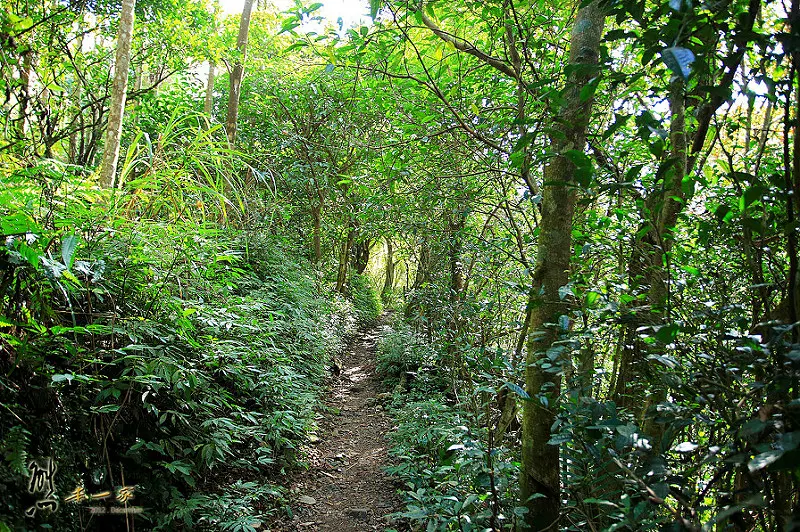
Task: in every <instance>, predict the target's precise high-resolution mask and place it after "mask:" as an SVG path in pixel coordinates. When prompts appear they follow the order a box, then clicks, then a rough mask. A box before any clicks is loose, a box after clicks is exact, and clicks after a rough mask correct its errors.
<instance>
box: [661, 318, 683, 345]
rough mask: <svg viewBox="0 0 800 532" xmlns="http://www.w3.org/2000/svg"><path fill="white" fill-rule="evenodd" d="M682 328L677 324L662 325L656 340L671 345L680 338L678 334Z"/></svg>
mask: <svg viewBox="0 0 800 532" xmlns="http://www.w3.org/2000/svg"><path fill="white" fill-rule="evenodd" d="M680 330H681V328H680V325H678V324H675V323H670V324H668V325H662V326H661V327H659V328H658V330H657V331H656V339H657V340H658V341H659V342H661V343H664V344H669V343H671V342H672V341H673V340H675V338H676V337H677V336H678V332H680Z"/></svg>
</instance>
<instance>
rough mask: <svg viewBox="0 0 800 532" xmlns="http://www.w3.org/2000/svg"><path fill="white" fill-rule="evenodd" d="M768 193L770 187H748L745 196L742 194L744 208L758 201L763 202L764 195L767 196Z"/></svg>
mask: <svg viewBox="0 0 800 532" xmlns="http://www.w3.org/2000/svg"><path fill="white" fill-rule="evenodd" d="M768 191H769V187H767V186H765V185H753V186H752V187H748V188H747V190H745V191H744V194H742V200H743V205H744V207H745V208H746V207H748V206H749V205H752V204H753V203H755V202H756V201H759V200H761V198H762V197H763V196H764V194H766V193H767V192H768ZM742 210H744V209H742Z"/></svg>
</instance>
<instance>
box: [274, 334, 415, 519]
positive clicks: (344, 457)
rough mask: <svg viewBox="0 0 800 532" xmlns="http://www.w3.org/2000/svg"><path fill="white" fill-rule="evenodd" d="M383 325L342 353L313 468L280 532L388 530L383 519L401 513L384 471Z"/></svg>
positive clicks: (301, 479) (301, 478)
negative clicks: (378, 354)
mask: <svg viewBox="0 0 800 532" xmlns="http://www.w3.org/2000/svg"><path fill="white" fill-rule="evenodd" d="M383 326H384V325H382V323H379V324H378V325H377V326H376V327H373V328H371V329H368V330H367V331H365V332H362V333H361V334H360V335H359V337H358V338H357V339H356V341H355V342H354V344H353V346H352V347H351V348H350V349H349V351H348V353H346V354H345V355H343V357H342V364H341V365H342V370H341V375H340V377H339V378H338V379H335V380H334V381H333V383H332V390H331V394H330V397H329V399H328V401H327V406H328V407H329V412H328V413H327V414H326V416H325V419H324V420H323V421H322V422H321V423H320V432H319V438H320V440H319V441H318V442H317V443H315V444H314V445H313V446H312V448H311V449H310V453H311V456H310V457H309V461H310V468H309V470H308V471H306V472H304V473H302V474H300V475H298V476H297V477H296V478H295V479H294V482H293V483H292V488H293V489H294V490H296V497H297V499H296V500H297V503H296V504H294V505H293V508H295V509H296V514H295V516H294V519H292V520H291V521H290V522H284V523H283V525H282V526H281V527H279V528H277V530H281V531H286V532H289V531H304V532H308V531H312V532H313V531H323V530H328V531H335V532H362V531H369V530H373V531H374V530H385V529H386V528H388V527H389V523H388V521H387V520H386V518H385V517H384V516H385V515H386V514H389V513H392V512H396V511H398V510H399V509H400V507H401V500H400V498H399V496H398V495H397V493H396V492H397V485H396V484H395V483H394V482H393V481H392V480H391V479H390V478H389V477H388V475H387V474H386V473H385V472H384V468H385V467H386V466H387V465H388V463H389V457H388V452H387V451H388V442H387V441H386V439H385V435H386V433H387V432H388V431H389V430H391V427H392V424H391V420H390V419H389V417H388V416H387V415H386V413H385V412H384V411H383V409H382V408H381V407H380V405H379V404H378V402H377V401H376V397H375V396H376V395H377V394H378V393H380V390H379V386H378V379H377V377H376V375H375V349H376V344H377V342H378V337H379V335H380V331H381V327H383ZM273 530H276V529H273Z"/></svg>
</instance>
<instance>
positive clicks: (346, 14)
mask: <svg viewBox="0 0 800 532" xmlns="http://www.w3.org/2000/svg"><path fill="white" fill-rule="evenodd" d="M219 3H220V5H221V6H222V11H223V13H225V14H232V15H235V14H240V13H241V12H242V7H243V6H244V0H219ZM272 3H273V4H275V5H276V6H277V7H278V8H279V9H281V10H285V9H288V8H289V7H291V6H292V5H293V4H294V2H292V1H291V0H272ZM318 14H319V15H321V16H323V17H325V18H326V19H328V20H329V21H330V22H331V23H332V24H336V23H337V22H336V21H337V20H338V19H339V17H341V18H342V21H343V23H344V27H345V28H347V27H350V26H359V25H363V24H368V23H369V22H370V17H369V3H368V2H366V0H325V1H324V2H323V6H322V7H321V8H320V9H319V11H318Z"/></svg>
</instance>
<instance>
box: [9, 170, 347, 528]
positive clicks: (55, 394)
mask: <svg viewBox="0 0 800 532" xmlns="http://www.w3.org/2000/svg"><path fill="white" fill-rule="evenodd" d="M38 172H39V173H38V174H34V173H33V172H29V171H27V170H17V171H13V172H10V173H8V174H6V175H5V179H6V180H5V183H6V184H9V183H12V182H13V181H12V179H11V178H13V179H16V184H17V187H16V188H13V187H11V186H6V187H5V188H4V190H3V193H5V194H7V195H8V197H7V198H6V199H8V200H9V201H7V202H6V203H5V204H4V205H6V206H7V207H6V210H5V211H4V212H2V213H0V214H2V222H3V233H4V234H6V235H10V234H11V235H13V236H9V237H8V238H7V239H6V240H5V242H4V243H3V244H4V245H3V247H2V249H0V266H2V268H0V296H2V311H1V312H0V404H2V408H1V409H0V460H2V467H0V493H2V495H3V496H2V502H0V525H6V526H8V527H9V528H11V529H12V530H28V529H40V528H45V529H46V528H51V529H55V530H79V529H80V530H111V529H119V528H124V527H125V526H126V525H125V517H123V516H122V515H120V514H108V515H102V516H97V515H95V516H92V515H90V511H89V507H90V506H101V507H106V508H108V509H113V508H119V507H121V505H122V503H121V502H118V501H117V500H115V497H116V496H117V495H119V494H120V492H121V491H120V490H121V488H122V487H123V486H128V487H130V486H134V487H135V488H134V498H133V499H131V500H129V501H128V505H129V506H130V505H133V506H138V507H141V508H142V509H143V511H142V513H140V514H137V515H136V517H135V518H133V517H131V519H135V522H136V527H137V528H139V529H155V530H182V529H208V530H243V531H246V530H255V529H256V527H257V526H258V524H259V523H262V522H263V521H264V520H266V519H269V518H270V517H271V516H273V515H275V514H276V513H279V512H282V511H288V510H289V509H288V507H287V505H288V503H287V502H286V497H285V496H284V495H285V489H284V488H283V487H282V484H283V483H284V481H285V476H284V475H285V473H286V472H287V471H288V470H289V469H292V468H295V467H298V466H299V465H302V460H303V454H302V452H301V449H300V447H301V446H302V444H303V443H304V442H305V441H306V440H307V437H308V434H309V432H310V431H313V430H315V429H316V421H315V420H316V418H317V415H318V414H317V410H318V405H319V403H320V394H321V393H322V392H323V391H324V388H323V380H324V377H325V375H326V373H327V371H328V368H329V359H330V357H331V356H333V355H334V354H336V353H337V352H338V351H340V350H341V349H342V348H343V347H344V345H345V344H346V342H347V340H348V336H352V335H353V334H354V333H355V331H356V328H357V314H356V311H355V310H354V305H353V303H352V302H351V301H350V300H348V299H345V298H340V297H333V296H331V295H330V294H329V293H328V289H327V288H326V287H321V286H319V285H318V282H317V276H316V275H315V274H314V273H313V270H312V267H311V266H310V264H309V263H308V262H307V261H306V260H305V259H303V258H301V254H300V253H299V252H297V251H296V250H294V249H293V248H292V247H291V245H290V244H289V243H288V242H287V241H286V240H285V239H283V238H282V237H280V236H277V235H274V234H269V233H268V232H265V231H263V230H258V231H246V230H244V229H240V228H236V227H234V224H230V223H226V221H225V218H224V214H225V213H224V212H222V211H221V210H219V209H218V210H217V211H215V212H211V211H208V212H206V213H204V214H203V218H205V219H207V220H213V219H214V218H216V219H217V220H219V221H216V222H215V221H206V222H202V221H199V220H198V219H197V218H191V219H190V218H186V217H183V216H170V217H166V216H164V217H162V216H154V215H152V212H151V208H152V206H153V201H155V200H156V196H155V195H154V194H145V195H144V196H142V195H141V193H140V192H136V191H133V190H131V189H126V190H125V191H123V193H122V197H121V199H118V200H117V201H116V203H115V202H114V201H113V200H112V199H109V198H108V196H107V195H106V194H105V193H104V192H103V191H99V190H97V188H96V187H94V186H93V185H92V184H91V182H90V181H88V180H86V179H85V178H84V177H83V176H81V175H69V172H70V170H69V169H67V170H65V169H63V168H60V169H55V170H47V169H44V168H42V169H39V170H38ZM30 179H40V180H42V181H44V182H51V181H52V182H53V183H54V186H53V187H52V188H50V189H49V192H48V195H47V196H39V197H34V196H30V197H26V190H31V189H32V188H33V187H29V188H26V186H25V183H26V180H30ZM142 184H143V182H141V181H140V182H138V183H136V185H137V186H139V185H142ZM14 191H15V192H14ZM183 192H184V193H185V197H183V196H182V197H180V198H178V197H173V198H171V199H170V198H167V197H166V196H165V195H164V194H162V195H161V196H159V197H158V199H157V200H158V201H160V202H163V205H164V207H162V208H161V210H160V212H161V213H162V214H163V213H173V214H175V213H176V211H174V210H167V209H166V203H165V202H166V201H167V200H168V199H169V201H174V202H176V204H181V205H183V206H184V207H186V208H191V207H192V206H194V208H195V209H201V208H206V207H207V206H208V205H211V204H212V203H211V202H210V201H206V202H203V198H204V197H206V196H208V194H210V195H211V196H214V197H216V198H217V199H218V200H220V201H222V199H221V198H220V197H219V196H216V195H215V194H212V193H210V192H209V191H208V190H205V189H202V188H185V189H184V191H183ZM204 194H205V196H204ZM67 195H69V201H66V199H67ZM9 198H11V199H9ZM206 199H208V197H206ZM42 200H44V201H42ZM109 205H111V207H109ZM114 209H117V210H114ZM120 209H121V210H124V211H125V212H121V211H120ZM170 209H172V207H170ZM135 210H138V211H140V212H145V211H146V212H151V216H150V217H140V218H138V219H135V221H130V220H131V219H130V218H129V217H128V216H127V214H128V212H129V211H135ZM165 218H169V219H165ZM48 458H50V459H51V460H52V463H53V464H55V466H56V467H57V470H56V471H55V472H54V474H53V476H52V478H53V485H52V488H53V493H52V494H51V495H49V498H51V499H53V500H55V501H57V502H58V509H57V511H55V512H48V511H46V510H44V509H42V510H40V511H37V513H36V515H35V516H34V517H26V516H25V513H24V512H25V510H26V509H28V508H30V507H32V506H33V505H35V504H36V502H37V500H38V501H42V500H44V499H46V498H48V495H47V494H46V493H45V491H41V490H38V489H33V493H29V489H28V488H29V487H30V485H29V481H30V479H31V475H32V473H33V472H34V471H35V470H36V469H37V468H38V466H44V465H46V461H47V459H48ZM37 464H38V465H37ZM42 485H43V484H42ZM37 486H38V487H41V486H40V485H37ZM37 486H34V488H36V487H37ZM78 488H80V489H82V490H84V491H83V493H84V494H86V495H89V494H94V495H97V494H100V493H103V492H110V496H109V497H108V498H106V499H100V500H94V501H89V500H86V499H84V498H82V497H81V498H79V499H78V500H73V501H70V500H69V498H70V496H71V495H73V496H74V495H75V494H76V493H79V492H77V491H76V489H78Z"/></svg>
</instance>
